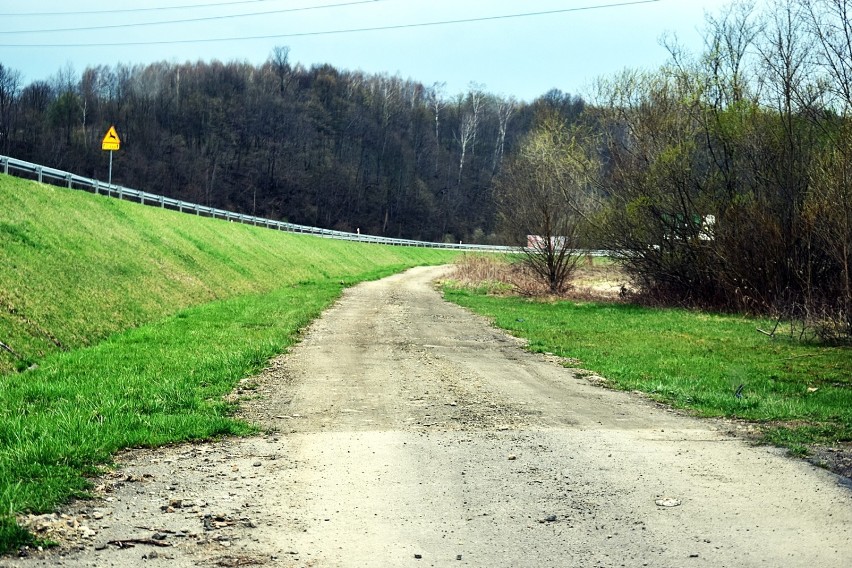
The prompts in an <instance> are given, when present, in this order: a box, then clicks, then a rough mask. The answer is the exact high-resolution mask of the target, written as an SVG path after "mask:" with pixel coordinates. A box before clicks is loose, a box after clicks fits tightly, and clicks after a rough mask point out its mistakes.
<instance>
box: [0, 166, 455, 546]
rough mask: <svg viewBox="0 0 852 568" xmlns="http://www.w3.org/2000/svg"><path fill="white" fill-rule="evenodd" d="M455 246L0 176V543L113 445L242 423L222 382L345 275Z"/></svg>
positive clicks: (326, 297) (68, 491)
mask: <svg viewBox="0 0 852 568" xmlns="http://www.w3.org/2000/svg"><path fill="white" fill-rule="evenodd" d="M454 255H455V253H451V252H447V251H438V250H430V249H412V248H399V247H383V246H378V245H365V244H357V243H345V242H340V241H331V240H326V239H319V238H315V237H307V236H298V235H289V234H283V233H278V232H275V231H270V230H267V229H260V228H255V227H251V226H245V225H239V224H229V223H226V222H224V221H221V220H213V219H205V218H196V217H193V216H190V215H181V214H179V213H175V212H169V211H163V210H159V209H156V208H151V207H143V206H139V205H136V204H131V203H128V202H121V201H117V200H114V199H108V198H104V197H98V196H93V195H90V194H85V193H81V192H71V191H68V190H63V189H57V188H52V187H47V186H41V185H38V184H36V183H33V182H28V181H21V180H17V179H13V178H9V177H6V176H0V264H2V265H3V266H4V267H7V268H6V269H4V270H3V271H0V341H2V342H3V344H4V345H5V346H6V347H7V348H5V349H2V351H3V353H2V354H0V371H2V374H0V511H2V514H0V551H9V550H13V549H14V548H15V547H17V546H20V545H22V544H25V543H27V542H31V539H32V536H31V535H29V534H27V533H26V532H25V531H22V530H21V529H20V528H19V527H18V525H17V523H16V522H15V518H14V515H15V514H16V513H22V512H34V513H37V512H44V511H50V510H52V509H53V508H54V507H55V506H56V505H57V504H58V503H60V502H62V501H63V500H65V499H68V498H69V497H72V496H74V495H79V494H82V493H83V492H85V490H86V487H87V482H86V480H85V475H86V474H90V473H94V472H95V471H96V470H97V468H98V467H100V466H102V465H104V464H108V463H109V461H110V459H111V455H112V454H113V453H114V452H116V451H118V450H120V449H122V448H126V447H143V446H155V445H161V444H167V443H172V442H177V441H183V440H190V439H205V438H211V437H215V436H219V435H226V434H244V433H247V432H250V431H251V427H250V426H249V425H247V424H245V423H242V422H239V421H236V420H233V419H232V418H230V416H231V414H232V411H233V410H234V407H233V405H232V404H229V403H228V402H227V401H226V399H225V398H224V397H225V395H227V394H229V393H230V392H231V391H232V389H233V388H234V386H235V385H236V383H237V382H238V381H239V380H240V379H242V378H244V377H246V376H248V375H251V374H252V373H255V372H257V371H258V370H260V369H261V368H262V367H263V366H264V365H265V364H266V362H267V361H268V360H269V359H270V358H271V357H273V356H275V355H276V354H279V353H281V352H283V351H284V350H285V349H286V348H287V347H288V346H289V345H291V344H292V343H293V341H294V340H295V339H296V338H297V336H298V332H299V330H300V329H302V328H303V327H304V326H305V325H307V324H308V323H309V322H310V321H311V320H312V319H313V318H315V317H316V316H317V315H319V314H320V313H321V311H322V310H323V309H324V308H325V307H327V306H328V305H329V303H331V302H332V301H334V299H335V298H337V297H338V295H339V294H340V292H341V291H342V290H343V288H344V287H346V286H348V285H351V284H354V283H356V282H358V281H363V280H367V279H374V278H379V277H382V276H385V275H389V274H391V273H393V272H396V271H399V270H402V269H404V268H407V267H410V266H415V265H422V264H434V263H443V262H447V261H449V260H451V259H452V258H453V256H454Z"/></svg>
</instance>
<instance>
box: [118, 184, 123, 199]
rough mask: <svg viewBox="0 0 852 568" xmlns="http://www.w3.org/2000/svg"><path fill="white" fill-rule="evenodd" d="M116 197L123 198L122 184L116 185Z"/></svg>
mask: <svg viewBox="0 0 852 568" xmlns="http://www.w3.org/2000/svg"><path fill="white" fill-rule="evenodd" d="M118 198H119V199H124V186H123V185H120V186H118Z"/></svg>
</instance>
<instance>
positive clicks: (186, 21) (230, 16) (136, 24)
mask: <svg viewBox="0 0 852 568" xmlns="http://www.w3.org/2000/svg"><path fill="white" fill-rule="evenodd" d="M382 1H383V0H355V1H351V2H340V3H338V4H323V5H321V6H306V7H303V8H283V9H280V10H267V11H265V12H249V13H247V14H226V15H223V16H200V17H197V18H186V19H183V20H161V21H159V22H134V23H132V24H105V25H100V26H85V27H75V28H55V29H49V30H0V34H3V35H8V34H49V33H57V32H84V31H92V30H109V29H115V28H138V27H143V26H163V25H168V24H190V23H196V22H209V21H212V20H232V19H236V18H249V17H253V16H268V15H270V14H285V13H289V12H307V11H309V10H322V9H324V8H342V7H344V6H356V5H359V4H374V3H376V2H382ZM217 5H222V4H217Z"/></svg>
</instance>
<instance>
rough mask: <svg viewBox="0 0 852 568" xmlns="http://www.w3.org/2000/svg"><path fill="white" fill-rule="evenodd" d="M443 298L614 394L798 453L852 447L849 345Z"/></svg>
mask: <svg viewBox="0 0 852 568" xmlns="http://www.w3.org/2000/svg"><path fill="white" fill-rule="evenodd" d="M446 295H447V298H448V299H450V300H453V301H455V302H457V303H459V304H460V305H463V306H465V307H468V308H471V309H473V310H475V311H477V312H479V313H481V314H484V315H487V316H489V317H491V318H494V321H495V323H496V325H498V326H499V327H502V328H504V329H507V330H509V331H510V332H511V333H513V334H515V335H518V336H520V337H524V338H526V339H528V340H529V347H530V349H531V350H533V351H537V352H552V353H555V354H557V355H559V356H562V357H569V358H572V359H578V360H579V363H576V365H577V366H580V367H582V368H584V369H588V370H590V371H594V372H595V373H598V374H599V375H602V376H603V377H606V378H607V380H608V381H609V382H610V383H611V384H612V385H613V386H615V387H617V388H621V389H626V390H639V391H642V392H646V393H649V394H650V395H651V396H653V397H654V398H656V399H657V400H660V401H662V402H666V403H669V404H672V405H674V406H676V407H679V408H688V409H691V410H693V411H695V412H696V413H698V414H700V415H702V416H729V417H738V418H743V419H746V420H754V421H757V422H760V423H761V424H763V425H764V427H765V431H766V433H767V437H768V439H769V440H770V441H771V442H773V443H778V444H781V445H786V446H788V447H791V448H792V449H794V450H798V451H802V450H803V445H806V444H811V443H826V444H832V443H836V442H849V441H852V357H850V350H849V348H842V347H826V346H818V345H805V344H801V343H797V342H794V341H791V340H789V339H785V338H784V337H779V338H776V339H774V340H773V339H770V338H768V337H766V336H764V335H761V334H759V333H757V332H756V331H755V328H756V327H761V326H764V327H765V326H769V327H770V328H771V327H772V322H760V321H756V320H753V319H749V318H745V317H737V316H727V315H715V314H706V313H697V312H692V311H687V310H677V309H649V308H642V307H637V306H629V305H619V304H596V303H575V302H570V301H564V302H556V303H543V302H536V301H530V300H527V299H523V298H517V297H493V296H487V295H486V294H485V293H483V292H481V291H480V292H476V291H468V290H456V289H447V290H446ZM740 385H742V391H741V393H740V394H741V396H740V397H737V396H736V393H737V389H738V387H739V386H740Z"/></svg>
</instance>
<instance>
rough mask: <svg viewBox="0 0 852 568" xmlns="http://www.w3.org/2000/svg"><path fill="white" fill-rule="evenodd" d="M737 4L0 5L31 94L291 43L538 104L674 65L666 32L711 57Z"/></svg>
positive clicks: (4, 45)
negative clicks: (117, 71) (728, 11)
mask: <svg viewBox="0 0 852 568" xmlns="http://www.w3.org/2000/svg"><path fill="white" fill-rule="evenodd" d="M728 3H729V1H728V0H644V1H642V0H634V1H630V0H523V1H521V0H514V1H510V0H363V1H357V0H135V1H133V2H120V1H116V0H75V1H74V2H68V0H37V1H35V2H21V1H20V0H0V63H2V64H4V65H6V66H8V67H10V68H12V69H14V70H17V71H19V72H20V73H21V74H22V76H23V80H24V83H25V84H26V83H29V82H30V81H33V80H37V79H48V78H49V77H51V76H52V75H55V74H56V73H57V72H58V71H59V70H60V69H61V68H64V67H66V66H68V65H69V64H70V65H71V66H72V67H73V69H74V70H75V71H76V72H77V73H80V72H81V71H82V70H83V69H85V68H86V67H87V66H90V65H99V64H106V65H114V64H116V63H128V64H137V63H150V62H154V61H168V62H174V63H183V62H185V61H193V62H194V61H197V60H204V61H210V60H213V59H218V60H220V61H232V60H239V61H248V62H250V63H253V64H260V63H262V62H264V61H265V60H266V59H268V57H269V54H270V53H271V51H272V49H273V47H275V46H277V45H283V46H288V47H290V50H291V51H290V59H291V61H292V62H294V63H295V62H299V63H301V64H303V65H305V66H310V65H313V64H321V63H330V64H332V65H334V66H335V67H337V68H341V69H351V70H355V69H361V70H363V71H366V72H369V73H388V74H391V75H395V74H399V75H401V76H402V77H403V78H411V79H414V80H417V81H420V82H422V83H424V84H427V85H431V84H432V83H434V82H446V84H447V87H446V92H447V94H455V93H459V92H462V91H464V90H466V89H467V87H468V85H469V84H470V83H471V82H476V83H479V84H481V85H484V86H485V89H486V90H487V91H490V92H493V93H498V94H503V95H507V96H508V95H514V96H516V97H518V98H519V99H523V100H527V101H529V100H532V99H534V98H535V97H537V96H539V95H541V94H543V93H545V92H546V91H548V90H549V89H551V88H558V89H561V90H563V91H566V92H569V93H579V94H585V93H586V92H587V90H588V87H589V86H590V85H591V83H592V82H593V81H594V79H595V78H596V77H598V76H600V75H611V74H613V73H615V72H617V71H619V70H621V69H623V68H625V67H631V68H636V67H638V68H655V67H657V66H659V65H660V64H662V63H663V62H665V60H666V51H665V49H664V48H663V47H661V45H660V38H661V36H662V35H663V34H664V33H672V32H673V33H676V34H677V36H678V38H679V39H680V41H681V43H683V44H685V45H686V46H688V47H690V48H692V49H693V50H698V49H700V47H701V35H700V30H701V29H702V27H703V23H704V14H705V12H709V13H711V14H718V13H719V11H720V9H721V8H722V7H723V6H725V5H727V4H728ZM542 12H546V13H544V14H541V13H542ZM25 13H26V14H25ZM536 13H539V14H536ZM24 14H25V15H24ZM178 20H183V21H180V22H178ZM459 20H464V21H459ZM474 20H478V21H474ZM166 21H168V22H172V23H162V22H166ZM441 22H455V23H441ZM149 23H156V24H155V25H154V24H152V25H147V24H149ZM106 26H113V27H106ZM116 26H118V27H116ZM84 28H86V29H84ZM364 28H373V30H371V31H364V30H363V29H364ZM375 28H391V29H375ZM43 30H48V31H43ZM60 30H62V31H60ZM356 30H362V31H356ZM327 32H334V33H327ZM299 34H302V35H299ZM230 38H239V39H230ZM247 38H255V39H247ZM197 40H203V41H197ZM179 42H181V43H179ZM182 42H186V43H182Z"/></svg>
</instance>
